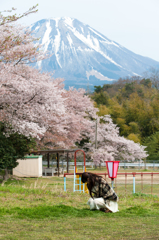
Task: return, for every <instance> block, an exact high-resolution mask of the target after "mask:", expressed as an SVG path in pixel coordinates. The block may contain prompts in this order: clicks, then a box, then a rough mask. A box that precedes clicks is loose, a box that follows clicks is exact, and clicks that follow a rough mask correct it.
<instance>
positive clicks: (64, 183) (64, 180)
mask: <svg viewBox="0 0 159 240" xmlns="http://www.w3.org/2000/svg"><path fill="white" fill-rule="evenodd" d="M64 191H66V177H64Z"/></svg>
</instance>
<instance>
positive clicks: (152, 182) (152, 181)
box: [151, 173, 153, 195]
mask: <svg viewBox="0 0 159 240" xmlns="http://www.w3.org/2000/svg"><path fill="white" fill-rule="evenodd" d="M152 190H153V173H151V195H152Z"/></svg>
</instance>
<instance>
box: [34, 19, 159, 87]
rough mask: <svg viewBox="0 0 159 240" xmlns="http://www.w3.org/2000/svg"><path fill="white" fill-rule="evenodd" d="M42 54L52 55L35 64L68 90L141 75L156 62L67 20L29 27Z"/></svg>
mask: <svg viewBox="0 0 159 240" xmlns="http://www.w3.org/2000/svg"><path fill="white" fill-rule="evenodd" d="M30 28H31V30H33V31H34V35H35V37H37V38H40V40H39V43H40V44H42V45H43V47H42V48H43V51H44V52H46V51H48V52H50V53H54V54H53V55H52V56H51V57H50V58H48V59H45V60H43V61H41V62H39V63H37V65H36V67H37V68H40V67H41V69H42V71H49V72H55V73H54V77H62V78H64V79H66V81H65V84H66V87H68V86H76V87H84V88H86V87H87V85H88V80H89V84H90V85H91V86H92V88H93V86H94V85H101V84H103V83H107V81H112V80H114V79H118V78H120V77H124V76H132V75H142V73H143V72H145V71H147V70H148V69H149V68H150V67H151V66H153V67H155V66H157V65H159V63H158V62H156V61H154V60H152V59H149V58H145V57H142V56H139V55H137V54H135V53H133V52H131V51H129V50H128V49H126V48H124V47H122V46H121V45H119V44H118V43H116V42H114V41H112V40H110V39H108V38H107V37H106V36H104V35H103V34H101V33H99V32H98V31H96V30H95V29H93V28H92V27H90V26H88V25H86V24H84V23H82V22H80V21H78V20H77V19H73V18H70V17H63V18H50V19H42V20H40V21H38V22H36V23H34V24H32V25H31V26H30Z"/></svg>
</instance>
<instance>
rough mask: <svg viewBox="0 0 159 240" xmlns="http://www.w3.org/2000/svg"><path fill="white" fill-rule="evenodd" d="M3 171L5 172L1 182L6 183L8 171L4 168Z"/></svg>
mask: <svg viewBox="0 0 159 240" xmlns="http://www.w3.org/2000/svg"><path fill="white" fill-rule="evenodd" d="M4 171H5V173H4V176H3V180H4V181H7V180H8V178H9V174H8V169H7V168H6V169H5V170H4Z"/></svg>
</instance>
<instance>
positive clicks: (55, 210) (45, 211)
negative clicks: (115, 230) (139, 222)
mask: <svg viewBox="0 0 159 240" xmlns="http://www.w3.org/2000/svg"><path fill="white" fill-rule="evenodd" d="M8 215H10V216H12V217H15V218H21V219H25V218H31V219H44V218H67V217H72V218H77V217H79V218H85V217H91V218H97V217H101V216H105V217H108V218H114V217H120V218H122V217H133V216H134V217H136V216H138V217H140V216H141V217H144V216H156V215H157V216H158V205H157V206H156V208H153V209H145V208H143V207H141V206H135V207H130V208H127V209H125V210H122V211H119V212H117V213H104V212H101V211H90V210H89V209H88V208H83V209H77V208H74V207H70V206H66V205H62V204H61V205H54V206H44V205H43V206H38V207H30V208H19V207H16V208H12V209H7V208H0V217H2V216H8Z"/></svg>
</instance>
